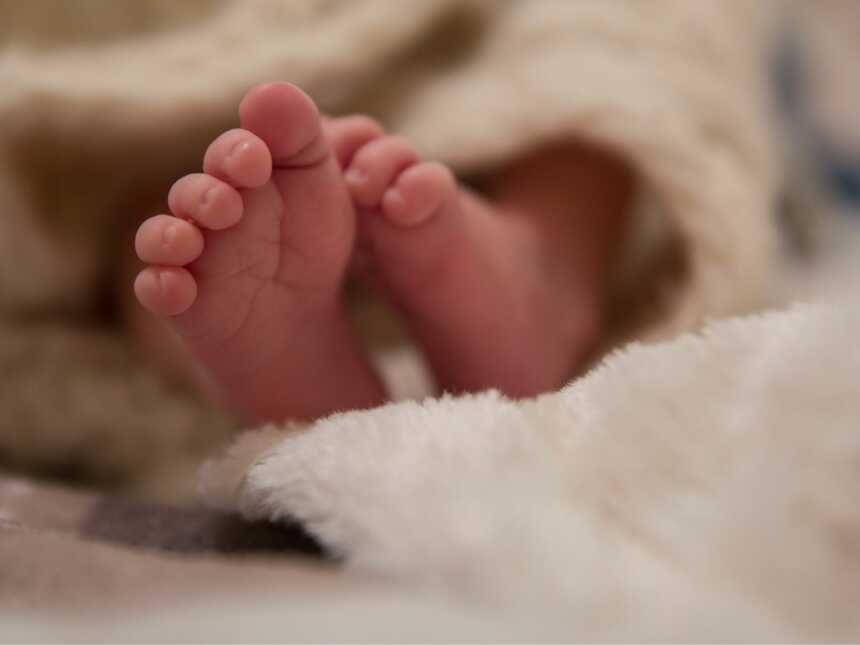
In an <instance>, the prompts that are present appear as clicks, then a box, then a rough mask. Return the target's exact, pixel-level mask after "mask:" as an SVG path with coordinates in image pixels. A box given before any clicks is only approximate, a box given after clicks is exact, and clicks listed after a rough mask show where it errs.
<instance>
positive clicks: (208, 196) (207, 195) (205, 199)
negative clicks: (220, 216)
mask: <svg viewBox="0 0 860 645" xmlns="http://www.w3.org/2000/svg"><path fill="white" fill-rule="evenodd" d="M215 188H216V187H215V186H210V187H209V188H207V189H206V190H204V191H203V194H202V195H200V208H204V209H205V208H206V207H207V206H208V205H209V202H210V201H212V192H213V191H214V190H215Z"/></svg>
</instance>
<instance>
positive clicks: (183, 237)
mask: <svg viewBox="0 0 860 645" xmlns="http://www.w3.org/2000/svg"><path fill="white" fill-rule="evenodd" d="M134 248H135V250H136V251H137V256H138V257H139V258H140V259H141V260H142V261H144V262H147V263H149V264H163V265H167V266H183V265H185V264H188V263H189V262H193V261H194V260H196V259H197V258H198V257H200V254H201V253H202V252H203V235H202V233H201V232H200V229H198V228H197V227H196V226H194V225H193V224H191V223H190V222H187V221H185V220H181V219H178V218H176V217H171V216H169V215H156V216H155V217H150V218H149V219H148V220H146V221H145V222H144V223H143V224H141V226H140V228H139V229H138V230H137V235H136V236H135V239H134Z"/></svg>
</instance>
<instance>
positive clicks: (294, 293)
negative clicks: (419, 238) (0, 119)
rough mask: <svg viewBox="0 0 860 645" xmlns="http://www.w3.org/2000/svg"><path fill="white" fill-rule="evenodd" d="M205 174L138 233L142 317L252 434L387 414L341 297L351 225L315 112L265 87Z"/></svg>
mask: <svg viewBox="0 0 860 645" xmlns="http://www.w3.org/2000/svg"><path fill="white" fill-rule="evenodd" d="M239 112H240V116H241V122H242V126H243V129H239V130H230V131H229V132H226V133H224V134H223V135H221V136H220V137H218V138H217V139H216V140H215V141H214V142H213V143H212V145H211V146H210V147H209V149H208V151H207V152H206V156H205V159H204V171H205V174H196V175H188V176H186V177H183V178H182V179H180V180H179V181H178V182H176V184H175V185H174V186H173V188H172V189H171V191H170V196H169V199H168V201H169V204H170V208H171V210H172V211H173V216H171V215H158V216H156V217H153V218H150V219H148V220H147V221H146V222H144V223H143V224H142V225H141V227H140V230H139V231H138V234H137V239H136V249H137V253H138V255H139V257H140V259H141V260H143V261H144V262H146V263H148V264H149V266H148V267H147V268H146V269H144V270H143V271H142V272H141V273H140V275H139V276H138V278H137V280H136V282H135V291H136V293H137V297H138V299H139V300H140V302H141V304H143V305H144V307H146V308H147V309H149V310H150V311H151V312H153V313H155V314H156V315H159V316H166V317H170V319H171V321H172V323H173V327H174V329H175V330H176V331H177V332H179V334H180V335H181V336H182V337H183V338H184V339H185V342H186V343H187V345H188V346H189V347H190V349H191V350H192V352H193V354H194V355H195V356H196V358H197V359H199V360H200V361H201V363H202V365H203V366H204V367H205V368H206V370H207V371H208V372H209V374H210V375H211V377H212V379H211V380H212V381H214V383H215V386H216V388H217V390H218V391H219V393H220V395H221V396H223V397H224V398H225V399H226V400H227V402H228V404H230V405H231V407H233V408H234V409H236V410H237V411H238V412H239V413H240V414H242V415H243V416H244V417H245V419H246V420H247V421H249V422H262V421H270V420H274V421H280V420H283V419H286V418H314V417H318V416H322V415H326V414H329V413H332V412H335V411H338V410H348V409H355V408H366V407H371V406H374V405H377V404H380V403H382V402H383V400H384V395H383V390H382V387H381V385H380V383H379V381H378V379H377V378H376V376H375V375H374V374H373V372H372V370H371V368H370V366H369V364H368V362H367V360H366V358H365V356H364V354H363V353H362V351H361V350H360V348H359V345H358V344H357V342H356V339H355V338H354V337H353V333H352V331H351V329H350V327H349V325H348V324H347V321H346V318H345V316H344V313H343V311H342V310H341V305H340V290H341V286H342V283H343V279H344V273H345V271H346V267H347V264H348V261H349V258H350V255H351V253H352V248H353V243H354V238H355V212H354V209H353V206H352V202H351V200H350V198H349V194H348V192H347V190H346V187H345V185H344V182H343V178H342V175H341V172H340V169H339V167H338V164H337V160H336V159H335V157H334V155H333V154H332V150H331V148H330V147H329V143H328V141H327V139H326V137H325V136H324V135H323V130H322V123H321V120H320V117H319V113H318V111H317V109H316V106H315V105H314V104H313V102H312V101H311V99H310V98H308V97H307V96H306V95H305V94H304V93H303V92H301V91H300V90H299V89H298V88H296V87H294V86H292V85H289V84H287V83H271V84H267V85H261V86H258V87H256V88H254V89H252V90H251V91H250V92H249V93H248V94H247V95H246V96H245V99H244V100H243V101H242V104H241V107H240V110H239Z"/></svg>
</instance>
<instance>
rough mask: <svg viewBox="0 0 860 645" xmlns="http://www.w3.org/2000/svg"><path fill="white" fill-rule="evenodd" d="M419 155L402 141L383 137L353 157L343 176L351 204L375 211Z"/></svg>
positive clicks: (398, 138)
mask: <svg viewBox="0 0 860 645" xmlns="http://www.w3.org/2000/svg"><path fill="white" fill-rule="evenodd" d="M416 161H418V155H417V154H416V152H415V150H414V149H413V148H412V146H411V145H410V144H409V142H408V141H406V140H405V139H403V138H401V137H392V136H388V137H382V138H380V139H376V140H374V141H371V142H370V143H368V144H367V145H366V146H364V147H363V148H361V149H360V150H358V152H356V153H355V157H354V158H353V160H352V163H350V165H349V168H348V169H347V171H346V173H345V174H344V178H345V179H346V184H347V186H348V187H349V190H350V193H351V195H352V199H353V201H355V203H356V204H358V205H359V206H362V207H364V208H376V207H377V206H378V205H379V202H380V200H381V199H382V195H383V194H384V193H385V191H386V189H387V188H388V187H389V185H390V184H391V183H392V182H393V181H394V180H395V179H396V178H397V175H398V174H400V173H401V172H402V171H403V170H404V169H405V168H407V167H409V166H410V165H412V164H414V163H415V162H416Z"/></svg>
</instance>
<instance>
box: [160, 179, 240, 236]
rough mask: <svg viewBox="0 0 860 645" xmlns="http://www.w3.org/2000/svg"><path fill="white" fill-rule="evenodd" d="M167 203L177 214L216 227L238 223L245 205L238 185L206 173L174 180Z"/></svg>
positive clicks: (207, 226)
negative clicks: (234, 185)
mask: <svg viewBox="0 0 860 645" xmlns="http://www.w3.org/2000/svg"><path fill="white" fill-rule="evenodd" d="M167 203H168V205H169V206H170V210H171V211H172V212H173V214H174V215H176V217H181V218H183V219H189V220H193V221H194V222H195V223H196V224H198V225H199V226H202V227H203V228H207V229H211V230H213V231H219V230H222V229H225V228H230V227H231V226H234V225H236V224H237V223H238V222H239V220H240V219H242V211H243V208H244V207H243V204H242V196H241V195H240V194H239V192H238V191H237V190H236V189H235V188H233V187H232V186H230V185H229V184H227V183H225V182H223V181H221V180H220V179H216V178H215V177H212V176H210V175H204V174H202V173H196V174H192V175H186V176H185V177H182V178H181V179H179V180H178V181H177V182H176V183H175V184H173V187H172V188H171V189H170V193H169V194H168V196H167Z"/></svg>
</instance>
